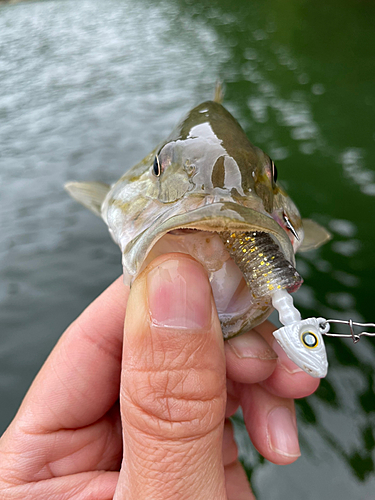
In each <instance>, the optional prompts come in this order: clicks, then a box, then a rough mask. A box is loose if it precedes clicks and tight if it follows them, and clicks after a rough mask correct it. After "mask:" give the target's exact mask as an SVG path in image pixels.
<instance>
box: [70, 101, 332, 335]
mask: <svg viewBox="0 0 375 500" xmlns="http://www.w3.org/2000/svg"><path fill="white" fill-rule="evenodd" d="M218 101H219V99H215V100H214V101H207V102H203V103H202V104H200V105H199V106H197V107H195V108H194V109H192V110H191V111H190V112H189V113H188V114H187V116H186V117H185V118H184V119H183V120H182V121H181V122H180V123H179V124H178V125H177V126H176V128H175V129H174V130H173V131H172V133H171V134H170V136H169V137H168V138H167V139H166V140H165V141H163V142H162V143H161V144H159V145H158V146H157V147H156V148H155V149H153V150H152V151H151V153H150V154H149V155H147V156H146V157H145V158H144V159H143V160H142V161H141V162H140V163H138V164H137V165H135V166H134V167H133V168H131V169H130V170H128V171H127V172H125V174H124V175H123V176H122V177H121V178H120V179H119V180H118V181H117V182H116V183H115V184H114V185H113V186H109V185H106V184H102V183H98V182H92V183H90V182H87V183H76V182H71V183H68V184H67V185H66V188H67V190H68V191H69V193H70V194H71V195H72V197H73V198H75V199H76V200H78V201H79V202H81V203H82V204H83V205H85V206H86V207H88V208H89V209H91V210H92V211H93V212H94V213H96V214H97V215H99V216H101V217H102V218H103V219H104V221H105V223H106V224H107V225H108V228H109V231H110V234H111V235H112V237H113V239H114V241H115V242H116V243H117V244H118V245H119V247H120V249H121V251H122V263H123V269H124V280H125V283H127V284H131V282H132V280H133V279H134V278H135V277H136V276H137V275H138V274H139V273H140V271H141V270H142V269H143V268H144V267H145V266H146V265H147V264H148V263H149V262H150V261H151V260H152V259H154V258H155V257H156V256H158V255H160V254H163V253H167V252H182V253H187V254H190V255H192V256H193V257H194V258H195V259H197V260H198V261H199V262H200V263H201V264H202V265H203V266H204V267H205V269H206V270H207V273H208V275H209V279H210V282H211V286H212V290H213V296H214V299H215V303H216V307H217V311H218V315H219V318H220V322H221V326H222V331H223V335H224V338H230V337H232V336H234V335H237V334H239V333H241V332H243V331H245V330H248V329H249V328H251V327H253V326H256V325H257V324H259V323H260V322H262V321H263V320H264V319H265V318H266V317H267V316H268V315H269V314H270V312H271V311H272V309H273V307H272V300H271V295H272V293H273V291H274V290H277V289H285V290H287V291H289V292H292V291H294V290H296V289H298V287H299V286H300V284H301V283H302V278H301V277H300V276H299V274H298V273H297V271H296V270H295V268H294V266H295V258H294V254H295V252H296V251H297V250H308V249H311V248H316V247H318V246H320V245H321V244H323V243H324V242H325V241H327V240H328V239H329V233H328V231H326V230H325V229H324V228H322V227H321V226H319V225H318V224H317V223H315V222H313V221H311V220H304V219H301V216H300V213H299V211H298V209H297V207H296V206H295V204H294V203H293V201H292V200H291V199H290V198H289V196H288V195H287V193H286V192H285V191H284V189H283V188H282V187H281V186H280V184H279V181H278V178H277V170H276V166H275V164H274V162H273V161H272V160H271V158H270V157H269V156H268V155H267V154H266V153H264V152H263V151H262V150H261V149H259V148H258V147H256V146H254V145H253V144H251V142H250V141H249V140H248V138H247V137H246V135H245V133H244V131H243V130H242V128H241V126H240V125H239V124H238V122H237V121H236V120H235V119H234V118H233V116H232V115H231V114H230V113H229V112H228V111H227V110H226V109H225V108H224V107H223V106H222V104H221V103H220V102H218Z"/></svg>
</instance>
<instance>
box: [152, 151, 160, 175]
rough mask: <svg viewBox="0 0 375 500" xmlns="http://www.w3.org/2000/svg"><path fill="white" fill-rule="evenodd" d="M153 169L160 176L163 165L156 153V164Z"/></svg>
mask: <svg viewBox="0 0 375 500" xmlns="http://www.w3.org/2000/svg"><path fill="white" fill-rule="evenodd" d="M152 171H153V173H154V175H155V176H156V177H160V174H161V165H160V161H159V156H158V155H156V156H155V158H154V164H153V166H152Z"/></svg>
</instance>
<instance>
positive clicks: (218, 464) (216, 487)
mask: <svg viewBox="0 0 375 500" xmlns="http://www.w3.org/2000/svg"><path fill="white" fill-rule="evenodd" d="M128 294H129V291H128V289H127V288H126V287H125V286H124V285H123V284H122V282H121V279H119V280H117V281H116V282H115V283H114V284H112V285H111V286H110V287H109V288H108V289H107V290H106V291H105V292H104V293H103V294H102V295H101V296H100V297H99V298H98V299H97V300H96V301H95V302H93V303H92V304H91V305H90V306H89V307H88V308H87V309H86V311H84V313H83V314H82V315H81V316H80V317H79V318H78V319H77V320H76V321H75V322H74V323H73V324H72V325H71V326H70V327H69V328H68V330H67V331H66V332H65V333H64V335H63V336H62V338H61V339H60V341H59V342H58V344H57V345H56V347H55V349H54V350H53V351H52V353H51V355H50V356H49V358H48V360H47V361H46V363H45V365H44V366H43V368H42V369H41V371H40V372H39V374H38V376H37V377H36V379H35V381H34V383H33V385H32V386H31V388H30V390H29V392H28V393H27V395H26V397H25V399H24V401H23V403H22V405H21V408H20V409H19V411H18V413H17V415H16V417H15V419H14V420H13V422H12V423H11V425H10V427H9V428H8V430H7V431H6V432H5V434H4V435H3V437H2V438H1V440H0V499H7V500H8V499H9V500H12V499H21V498H22V499H30V500H31V499H38V500H44V499H47V498H48V499H49V500H53V499H55V498H56V499H57V498H58V499H59V500H65V499H74V498H77V499H80V500H91V499H95V500H104V499H110V498H113V497H114V498H115V499H116V500H122V499H126V500H133V499H134V500H135V499H136V500H142V499H146V498H147V499H167V498H168V499H174V498H176V499H177V498H178V499H183V498H186V499H200V498H204V499H207V500H208V499H211V498H212V499H215V500H221V499H223V500H224V499H228V500H245V499H246V500H250V499H252V498H253V496H252V493H251V491H250V488H249V486H248V484H247V479H246V476H245V473H244V471H243V470H242V468H241V466H240V464H239V462H238V460H237V449H236V445H235V443H234V440H233V435H232V431H231V427H230V424H229V422H228V421H227V422H226V424H225V426H223V422H224V415H225V413H226V414H227V416H229V415H231V414H233V413H234V411H235V410H236V408H237V406H238V404H241V406H242V408H243V412H244V418H245V422H246V426H247V429H248V431H249V434H250V437H251V438H252V440H253V443H254V445H255V446H256V447H257V449H258V450H259V451H260V453H262V454H263V455H264V456H265V457H266V458H267V459H269V460H271V461H273V462H275V463H279V464H285V463H291V462H293V461H294V460H295V459H296V458H297V457H298V455H299V448H298V438H297V431H296V427H295V415H294V408H293V401H292V399H291V398H293V397H302V396H305V395H307V394H309V393H311V392H313V390H315V389H316V387H317V384H318V382H317V381H316V379H312V378H311V377H309V376H308V375H306V374H305V373H304V372H301V371H299V370H298V371H293V370H297V368H296V366H295V365H293V364H292V363H291V362H290V361H289V360H288V359H287V358H286V359H285V357H284V356H283V354H281V356H280V357H279V358H278V359H277V358H276V355H275V352H274V351H273V350H272V348H271V346H270V343H271V344H272V343H273V340H272V335H271V333H272V328H271V326H270V324H268V323H265V324H263V325H262V326H260V327H257V328H256V331H255V332H249V333H248V334H245V335H243V336H241V337H237V338H235V339H232V340H230V341H228V342H226V343H225V347H224V345H223V341H222V335H221V330H220V324H219V321H218V318H217V314H216V310H215V307H214V303H213V300H212V296H211V290H210V287H209V283H208V279H207V276H206V273H205V272H204V270H203V268H202V267H201V266H200V265H199V264H197V263H196V262H195V261H193V260H192V259H191V258H190V257H187V256H184V255H181V254H173V255H169V256H162V257H159V258H158V259H156V260H155V261H154V262H153V263H152V264H151V265H150V266H149V267H148V268H147V270H146V271H145V272H144V273H142V274H141V275H140V276H139V278H138V279H137V280H136V281H135V283H134V285H133V287H132V291H131V294H130V299H129V303H128V306H127V311H126V320H125V334H124V341H123V323H124V316H125V307H126V302H127V298H128ZM122 344H123V348H122ZM272 345H273V344H272ZM122 349H123V353H121V351H122ZM276 349H277V348H276ZM224 352H225V354H226V362H227V375H228V379H229V381H228V398H227V405H226V385H225V371H226V370H225V358H224ZM121 358H123V365H122V370H121ZM120 382H121V390H120ZM119 394H120V398H119ZM119 399H120V404H121V412H120V409H119V405H118V400H119ZM120 417H121V418H120ZM121 420H122V425H121ZM122 436H123V440H124V443H125V445H124V447H122ZM223 436H224V437H223ZM120 468H121V470H120ZM119 471H120V472H119Z"/></svg>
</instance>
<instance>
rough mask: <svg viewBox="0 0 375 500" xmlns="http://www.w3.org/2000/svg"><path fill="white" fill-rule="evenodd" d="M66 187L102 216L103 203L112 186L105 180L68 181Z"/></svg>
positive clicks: (75, 197)
mask: <svg viewBox="0 0 375 500" xmlns="http://www.w3.org/2000/svg"><path fill="white" fill-rule="evenodd" d="M64 188H65V189H66V190H67V191H68V193H69V194H70V196H71V197H72V198H74V199H75V200H76V201H78V202H79V203H81V204H82V205H83V206H84V207H86V208H88V209H89V210H91V212H94V214H95V215H98V216H99V217H101V215H102V214H101V208H102V204H103V201H104V198H105V197H106V196H107V193H108V191H109V190H110V189H111V186H109V185H108V184H104V182H67V183H66V184H65V186H64Z"/></svg>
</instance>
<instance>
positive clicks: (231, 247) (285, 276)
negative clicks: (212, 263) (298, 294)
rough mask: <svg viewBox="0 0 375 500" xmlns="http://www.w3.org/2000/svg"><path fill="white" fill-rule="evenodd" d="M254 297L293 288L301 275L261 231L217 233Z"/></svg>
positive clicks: (289, 290) (298, 284) (292, 289)
mask: <svg viewBox="0 0 375 500" xmlns="http://www.w3.org/2000/svg"><path fill="white" fill-rule="evenodd" d="M218 234H219V236H220V237H221V239H222V241H223V243H224V246H225V247H226V249H227V250H228V252H229V255H230V256H231V257H232V259H233V260H234V262H235V263H236V264H237V266H238V267H239V268H240V270H241V272H242V274H243V275H244V278H245V281H246V284H247V285H248V287H249V288H250V290H251V292H252V294H253V296H254V297H256V298H259V297H265V296H269V295H271V294H272V293H273V292H275V291H276V290H287V291H288V292H294V291H295V290H297V289H298V288H299V287H300V286H301V284H302V282H303V279H302V277H301V276H300V274H299V273H298V272H297V270H296V269H295V268H294V267H293V265H292V264H291V263H290V262H289V261H287V260H286V259H285V257H284V255H283V253H282V252H281V250H280V248H279V246H278V245H277V244H276V243H275V242H274V240H273V239H272V238H271V236H270V235H269V234H267V233H265V232H262V231H251V232H233V231H225V232H220V233H218Z"/></svg>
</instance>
